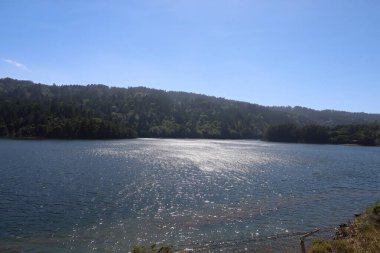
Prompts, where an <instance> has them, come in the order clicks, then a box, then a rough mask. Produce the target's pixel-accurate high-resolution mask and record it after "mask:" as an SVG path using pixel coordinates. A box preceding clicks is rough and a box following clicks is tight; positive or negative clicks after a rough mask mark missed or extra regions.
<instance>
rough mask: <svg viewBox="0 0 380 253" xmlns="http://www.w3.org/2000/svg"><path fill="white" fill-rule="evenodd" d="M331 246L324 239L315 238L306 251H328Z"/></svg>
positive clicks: (316, 252) (309, 252) (330, 249)
mask: <svg viewBox="0 0 380 253" xmlns="http://www.w3.org/2000/svg"><path fill="white" fill-rule="evenodd" d="M330 252H332V247H331V245H330V243H329V242H328V241H326V240H315V241H314V242H313V244H312V246H311V248H310V249H309V251H308V253H330Z"/></svg>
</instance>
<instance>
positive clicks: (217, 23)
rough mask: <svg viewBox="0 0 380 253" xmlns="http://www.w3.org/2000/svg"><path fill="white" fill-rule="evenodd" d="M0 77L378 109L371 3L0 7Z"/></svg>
mask: <svg viewBox="0 0 380 253" xmlns="http://www.w3.org/2000/svg"><path fill="white" fill-rule="evenodd" d="M0 21H1V22H0V77H7V76H8V77H12V78H17V79H27V80H32V81H35V82H41V83H46V84H52V83H56V84H89V83H102V84H106V85H112V86H125V87H127V86H140V85H143V86H147V87H152V88H159V89H165V90H180V91H191V92H196V93H203V94H207V95H214V96H219V97H225V98H230V99H236V100H242V101H248V102H253V103H258V104H262V105H284V106H285V105H291V106H294V105H301V106H305V107H311V108H314V109H337V110H347V111H364V112H376V113H380V1H377V0H356V1H354V0H262V1H258V0H257V1H256V0H251V1H248V0H186V1H185V0H124V1H122V0H120V1H117V0H111V1H106V0H103V1H96V0H95V1H94V0H88V1H85V0H62V1H57V0H50V1H49V0H33V1H28V0H0Z"/></svg>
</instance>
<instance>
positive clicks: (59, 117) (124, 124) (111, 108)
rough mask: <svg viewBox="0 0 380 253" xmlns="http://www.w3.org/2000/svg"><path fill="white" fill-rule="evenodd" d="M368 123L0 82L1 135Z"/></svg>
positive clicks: (232, 134)
mask: <svg viewBox="0 0 380 253" xmlns="http://www.w3.org/2000/svg"><path fill="white" fill-rule="evenodd" d="M374 121H379V122H380V115H378V114H365V113H347V112H338V111H315V110H311V109H306V108H302V107H294V108H292V107H266V106H260V105H257V104H251V103H246V102H239V101H233V100H228V99H224V98H217V97H212V96H205V95H200V94H194V93H185V92H166V91H163V90H156V89H149V88H145V87H129V88H119V87H108V86H105V85H101V84H91V85H87V86H82V85H44V84H36V83H33V82H31V81H20V80H15V79H11V78H3V79H0V136H1V137H16V138H18V137H22V138H33V137H38V138H64V139H70V138H72V139H109V138H135V137H165V138H222V139H227V138H228V139H243V138H244V139H260V138H263V137H264V136H265V133H267V132H268V131H267V129H270V127H271V126H276V125H280V124H295V125H296V126H305V125H310V124H317V125H323V126H327V127H332V126H335V125H339V124H358V123H361V124H363V123H365V124H368V123H369V122H374ZM268 136H269V135H268ZM267 139H268V140H270V139H271V138H267Z"/></svg>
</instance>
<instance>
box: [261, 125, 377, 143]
mask: <svg viewBox="0 0 380 253" xmlns="http://www.w3.org/2000/svg"><path fill="white" fill-rule="evenodd" d="M264 138H265V139H266V140H268V141H279V142H302V143H324V144H328V143H330V144H354V145H365V146H375V145H379V144H380V124H379V123H371V124H366V125H341V126H335V127H326V126H320V125H315V124H312V125H305V126H297V125H295V124H281V125H273V126H269V127H268V128H267V130H266V131H265V135H264Z"/></svg>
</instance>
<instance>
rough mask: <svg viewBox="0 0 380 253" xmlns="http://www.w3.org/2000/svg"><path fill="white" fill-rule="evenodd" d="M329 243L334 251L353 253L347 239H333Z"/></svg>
mask: <svg viewBox="0 0 380 253" xmlns="http://www.w3.org/2000/svg"><path fill="white" fill-rule="evenodd" d="M331 244H332V248H333V249H334V252H336V253H354V248H353V247H352V245H351V244H350V243H349V241H344V240H335V241H332V243H331Z"/></svg>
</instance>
